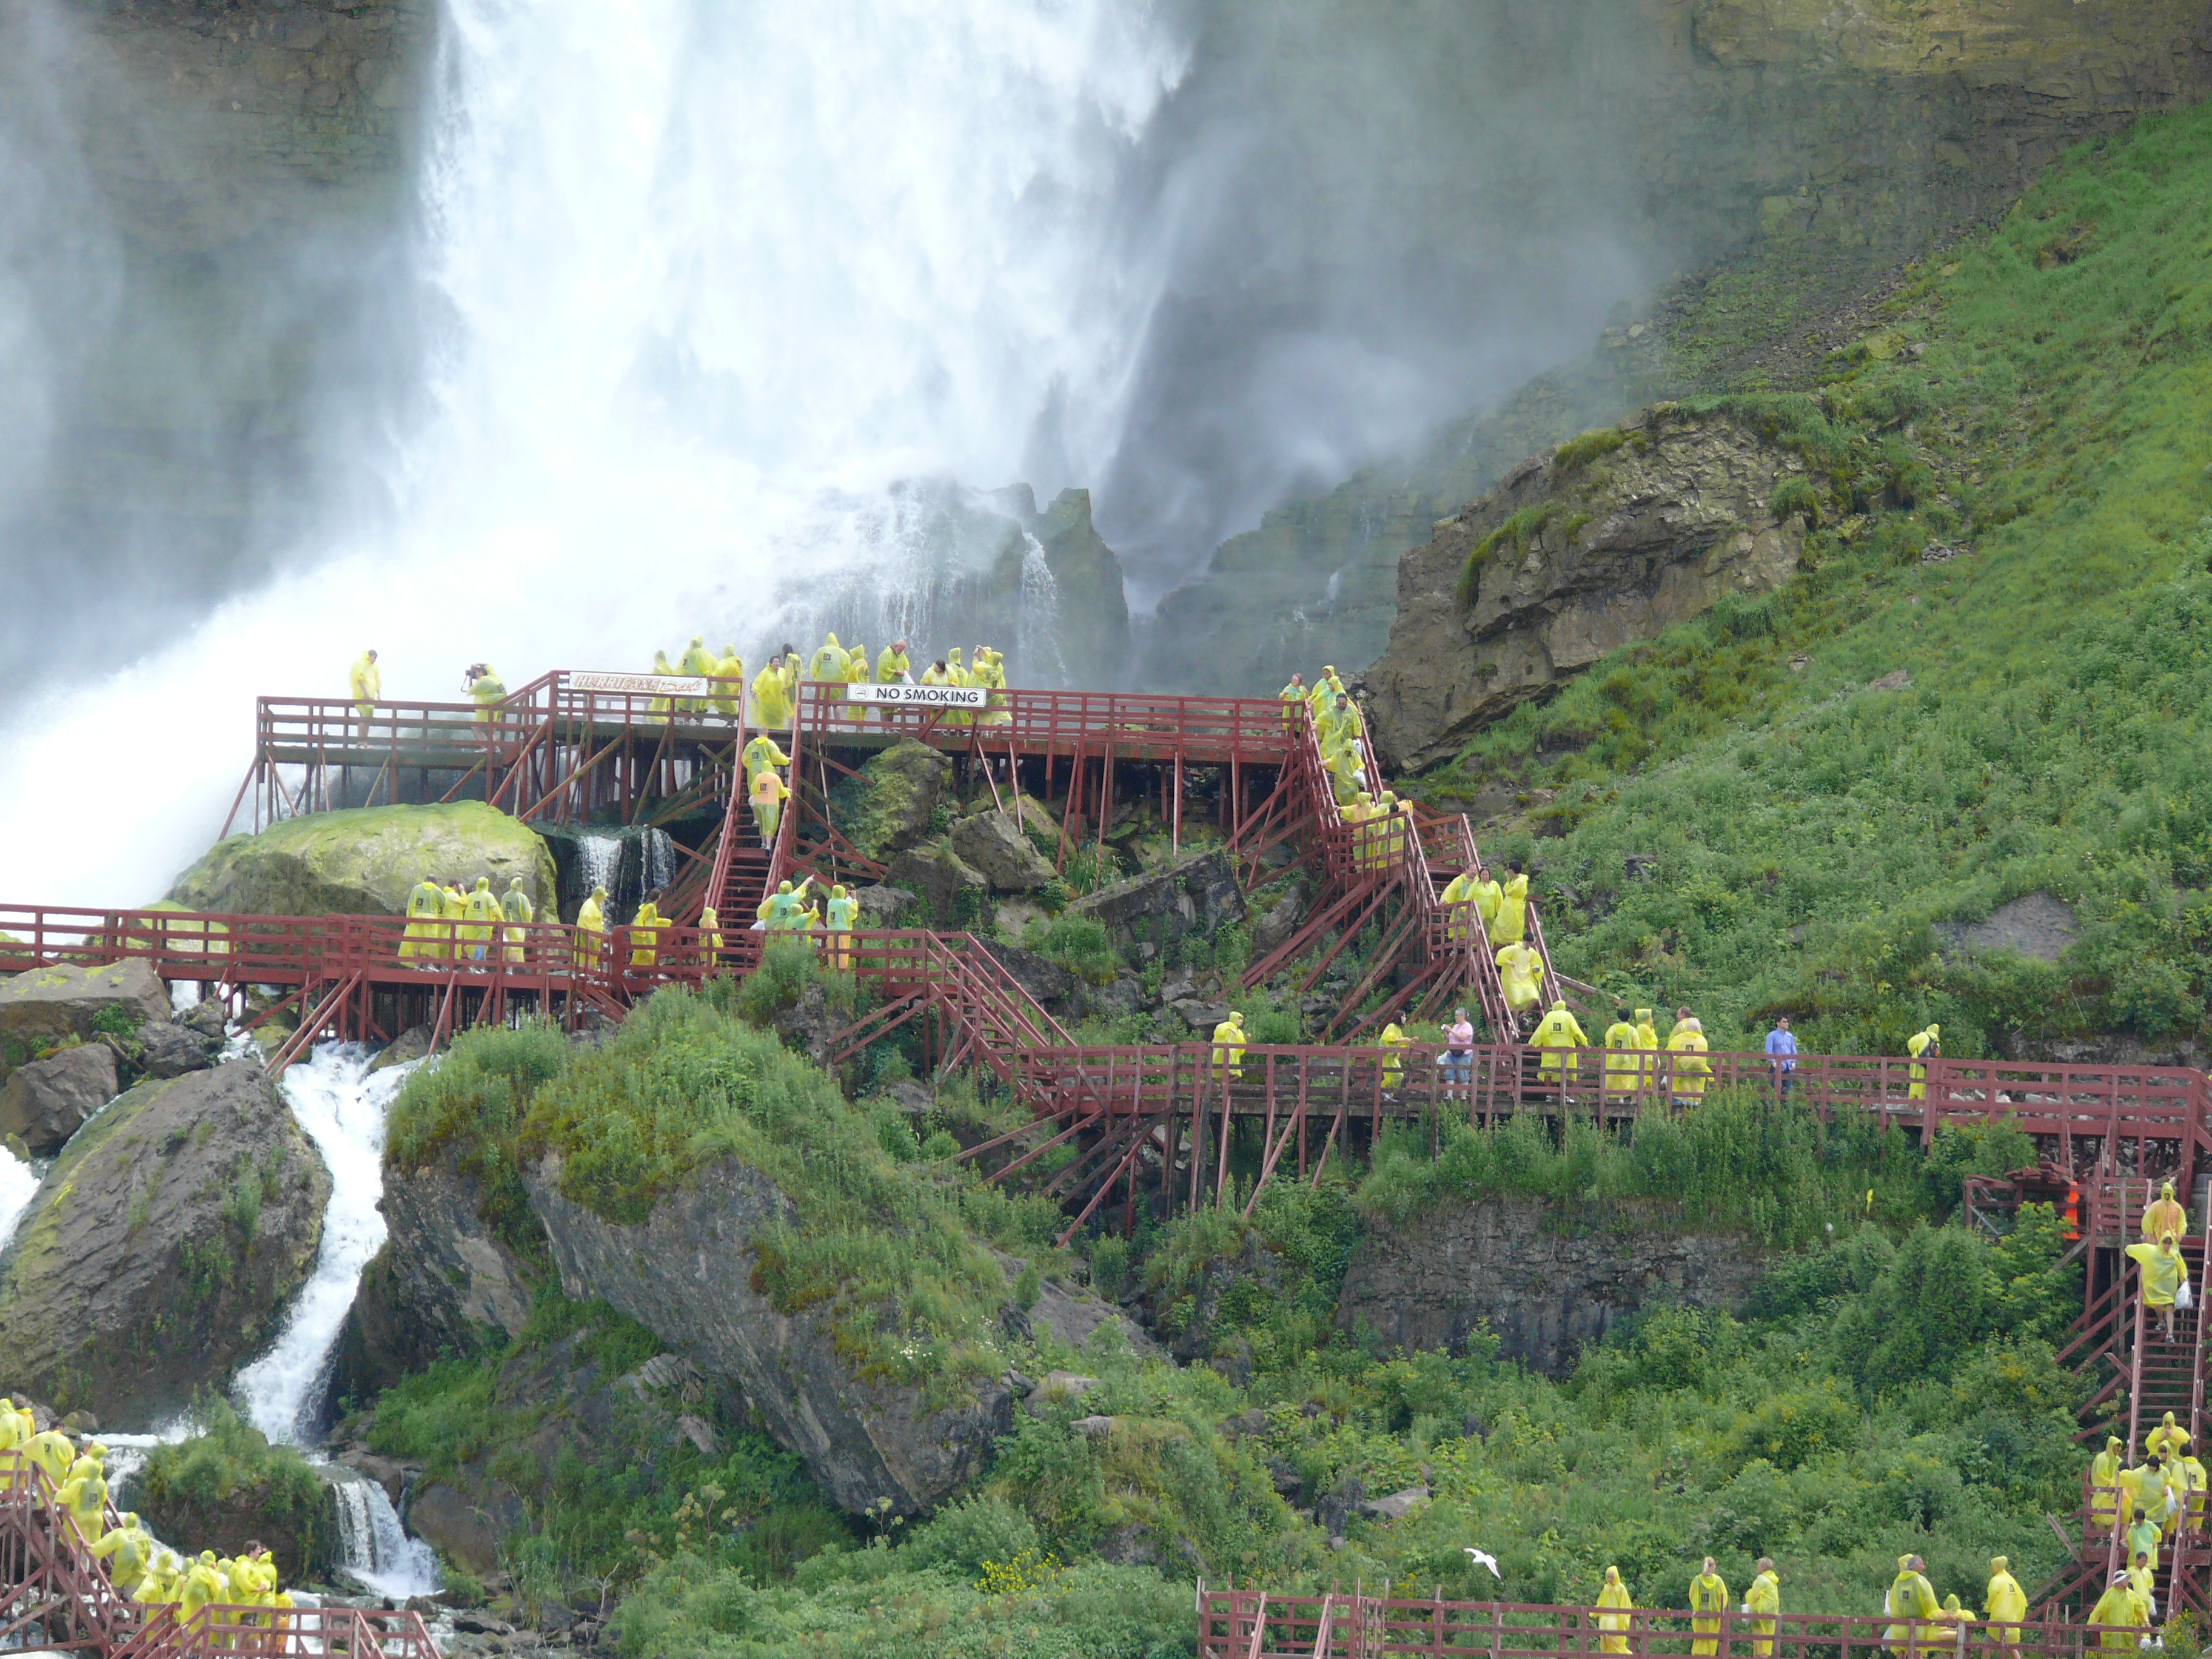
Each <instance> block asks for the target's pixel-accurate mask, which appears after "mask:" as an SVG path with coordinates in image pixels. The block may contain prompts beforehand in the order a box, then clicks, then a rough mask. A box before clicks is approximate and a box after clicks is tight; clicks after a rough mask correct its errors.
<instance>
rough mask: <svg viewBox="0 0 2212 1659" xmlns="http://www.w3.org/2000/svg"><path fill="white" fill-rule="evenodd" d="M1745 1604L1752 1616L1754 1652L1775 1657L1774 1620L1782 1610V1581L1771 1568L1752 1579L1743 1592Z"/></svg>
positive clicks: (1765, 1657)
mask: <svg viewBox="0 0 2212 1659" xmlns="http://www.w3.org/2000/svg"><path fill="white" fill-rule="evenodd" d="M1743 1605H1744V1608H1745V1610H1746V1611H1747V1612H1748V1613H1750V1614H1751V1616H1752V1619H1751V1630H1752V1644H1751V1650H1752V1652H1753V1654H1754V1655H1756V1656H1757V1659H1774V1621H1775V1617H1776V1615H1777V1614H1778V1613H1780V1612H1781V1611H1782V1581H1781V1580H1780V1579H1779V1578H1778V1577H1775V1575H1774V1571H1773V1570H1772V1569H1771V1568H1769V1569H1768V1570H1767V1571H1765V1572H1762V1573H1760V1574H1759V1577H1756V1578H1754V1579H1753V1580H1752V1581H1751V1588H1750V1589H1747V1590H1746V1591H1745V1592H1744V1593H1743Z"/></svg>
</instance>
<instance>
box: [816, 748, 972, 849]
mask: <svg viewBox="0 0 2212 1659" xmlns="http://www.w3.org/2000/svg"><path fill="white" fill-rule="evenodd" d="M951 775H952V763H951V761H950V760H949V759H947V758H946V757H945V756H944V755H942V754H940V753H939V752H938V751H937V750H934V749H932V748H931V747H930V746H929V745H928V744H924V743H916V742H915V741H914V740H913V739H912V738H901V739H900V740H899V741H898V742H896V743H895V744H891V746H890V748H888V749H885V750H882V751H881V752H880V753H878V754H874V755H871V756H870V757H868V758H867V760H866V762H865V763H862V765H861V767H860V771H859V772H858V773H857V774H856V775H854V776H852V777H849V778H843V779H841V780H839V781H838V784H837V787H836V788H835V789H833V790H831V791H830V792H829V810H830V816H831V817H832V818H833V819H835V821H836V825H837V832H838V834H840V835H842V836H844V837H845V839H846V840H847V841H848V842H852V844H853V850H854V852H856V853H858V854H860V856H861V857H862V858H867V859H873V860H876V861H877V862H878V864H881V863H884V862H885V861H887V860H890V858H891V857H892V856H893V855H894V854H898V853H902V852H904V851H905V850H906V849H907V848H909V847H912V846H913V845H915V843H916V842H919V841H921V839H922V838H923V837H924V836H927V835H928V833H929V819H930V815H931V814H932V813H933V812H935V811H936V810H937V803H938V802H939V800H941V799H943V798H944V795H945V783H946V782H947V781H948V780H950V779H951Z"/></svg>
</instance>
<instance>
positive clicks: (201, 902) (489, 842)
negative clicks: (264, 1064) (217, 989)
mask: <svg viewBox="0 0 2212 1659" xmlns="http://www.w3.org/2000/svg"><path fill="white" fill-rule="evenodd" d="M424 876H435V877H436V878H438V879H439V880H441V881H458V882H459V883H460V884H461V885H462V886H463V888H468V887H471V886H473V885H474V884H475V883H476V878H477V877H478V876H489V877H490V878H491V884H492V888H493V890H494V891H495V892H501V893H503V892H505V891H506V890H507V882H508V881H509V880H510V879H511V878H513V877H516V876H520V877H521V878H522V885H523V890H524V891H526V892H527V893H528V894H529V895H530V902H532V904H533V905H535V906H536V907H537V909H538V914H539V915H550V914H551V913H552V909H553V907H554V904H555V900H556V892H557V887H556V878H555V873H554V868H553V855H552V854H551V853H550V851H548V850H547V848H546V846H545V842H544V840H543V839H542V838H541V837H540V836H538V832H537V831H536V830H534V829H531V828H530V827H529V826H528V825H526V824H524V823H520V821H518V820H516V819H514V818H511V817H508V816H507V814H506V813H504V812H501V811H497V810H495V808H493V807H489V806H487V805H484V804H483V802H482V801H455V802H453V803H451V804H450V805H442V806H372V807H363V808H356V809H354V810H351V811H343V812H313V813H309V814H307V815H306V816H304V817H296V818H286V819H285V820H284V821H283V822H282V823H276V824H271V825H270V827H269V828H268V829H264V830H263V831H262V832H261V833H260V834H259V835H258V836H231V837H230V838H229V839H228V841H222V842H216V845H215V846H214V847H212V848H210V849H209V850H208V854H207V856H206V857H204V858H203V859H202V860H200V861H199V862H198V863H197V864H196V865H194V866H192V867H191V869H189V870H187V871H185V872H184V874H182V875H180V876H179V877H178V878H177V879H176V883H175V884H174V885H173V886H172V887H171V888H170V889H169V893H168V896H169V898H170V899H171V900H172V901H173V902H176V903H178V904H180V905H183V906H184V907H185V908H186V909H189V910H213V911H218V912H227V913H231V914H234V915H264V916H320V915H373V916H374V915H383V916H396V915H404V914H405V913H406V909H407V893H408V890H409V889H410V888H411V887H413V886H414V885H415V884H416V882H418V881H420V880H422V878H423V877H424Z"/></svg>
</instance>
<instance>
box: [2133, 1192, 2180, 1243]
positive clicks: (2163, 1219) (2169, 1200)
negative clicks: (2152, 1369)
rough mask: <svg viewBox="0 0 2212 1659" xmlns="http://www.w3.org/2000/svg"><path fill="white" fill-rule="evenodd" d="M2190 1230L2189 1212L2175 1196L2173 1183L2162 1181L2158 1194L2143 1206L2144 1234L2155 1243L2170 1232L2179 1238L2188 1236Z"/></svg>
mask: <svg viewBox="0 0 2212 1659" xmlns="http://www.w3.org/2000/svg"><path fill="white" fill-rule="evenodd" d="M2144 1185H2145V1186H2146V1187H2148V1185H2149V1183H2148V1182H2145V1183H2144ZM2188 1232H2189V1212H2188V1211H2187V1210H2185V1209H2184V1208H2182V1206H2181V1200H2179V1199H2177V1198H2176V1197H2174V1195H2173V1183H2172V1182H2171V1181H2167V1182H2161V1183H2160V1186H2159V1192H2158V1196H2157V1197H2156V1198H2155V1199H2154V1200H2151V1201H2150V1202H2149V1203H2148V1204H2147V1205H2145V1206H2143V1218H2142V1236H2143V1237H2144V1238H2146V1239H2148V1240H2149V1241H2150V1242H2151V1243H2157V1242H2158V1241H2159V1240H2160V1239H2161V1238H2164V1237H2166V1235H2167V1234H2168V1233H2172V1234H2173V1235H2174V1236H2175V1237H2178V1238H2179V1237H2187V1236H2188Z"/></svg>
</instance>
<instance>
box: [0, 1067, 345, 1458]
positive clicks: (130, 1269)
mask: <svg viewBox="0 0 2212 1659" xmlns="http://www.w3.org/2000/svg"><path fill="white" fill-rule="evenodd" d="M330 1195H331V1179H330V1176H329V1175H328V1174H327V1173H326V1172H325V1170H324V1168H323V1164H322V1160H321V1158H319V1157H318V1156H317V1155H316V1152H315V1150H314V1148H313V1146H310V1145H309V1144H308V1142H307V1138H306V1137H305V1136H304V1135H302V1134H301V1133H300V1127H299V1125H298V1124H296V1123H295V1122H294V1121H293V1119H292V1114H291V1113H290V1111H289V1110H288V1109H286V1108H285V1106H284V1104H283V1102H281V1101H280V1100H278V1098H277V1097H276V1090H275V1089H274V1088H273V1087H272V1086H271V1085H270V1081H269V1079H268V1077H267V1075H266V1074H265V1073H264V1072H263V1071H262V1069H261V1067H260V1066H258V1064H255V1063H253V1062H251V1061H243V1060H241V1061H238V1062H234V1063H233V1064H231V1065H228V1066H218V1067H216V1069H215V1070H213V1071H209V1072H194V1073H191V1074H190V1075H188V1076H185V1077H180V1078H175V1079H155V1080H150V1081H148V1082H145V1083H142V1084H140V1085H138V1086H137V1088H135V1089H132V1090H131V1091H130V1092H129V1093H127V1094H125V1096H123V1097H122V1098H120V1099H119V1100H118V1101H116V1102H115V1103H114V1104H113V1105H112V1106H110V1107H109V1108H108V1109H106V1111H104V1112H102V1113H101V1114H100V1115H99V1116H98V1117H96V1118H94V1120H93V1121H91V1122H90V1123H89V1124H88V1125H86V1126H85V1127H84V1128H82V1130H80V1131H79V1132H78V1133H77V1135H76V1139H73V1140H71V1141H70V1143H69V1145H68V1146H67V1147H66V1148H64V1151H63V1152H62V1155H61V1156H60V1158H57V1159H56V1160H55V1162H54V1166H53V1168H52V1169H51V1170H48V1171H47V1172H46V1179H45V1180H44V1181H43V1182H40V1185H39V1190H38V1192H37V1193H36V1194H33V1197H32V1200H31V1202H30V1204H29V1206H27V1208H26V1209H25V1210H24V1212H23V1218H22V1221H21V1224H20V1225H18V1226H17V1228H16V1231H15V1237H14V1239H13V1240H12V1241H11V1242H10V1243H9V1246H8V1249H7V1250H6V1252H5V1253H4V1254H0V1330H4V1331H5V1332H7V1334H8V1348H9V1361H10V1366H9V1372H10V1376H11V1378H14V1379H20V1382H21V1385H22V1386H23V1387H25V1388H27V1389H29V1390H30V1391H31V1392H32V1393H33V1394H35V1395H38V1396H39V1397H40V1398H41V1399H50V1400H52V1401H54V1403H55V1405H56V1406H57V1407H64V1408H75V1407H88V1408H90V1409H91V1410H93V1411H95V1412H97V1413H99V1414H100V1416H101V1417H102V1418H105V1419H107V1420H109V1421H110V1422H120V1423H126V1424H137V1423H155V1422H159V1421H161V1420H162V1419H165V1418H167V1417H172V1416H173V1415H175V1414H176V1413H179V1412H180V1411H182V1410H183V1409H184V1408H185V1407H187V1406H188V1405H190V1404H191V1398H192V1393H193V1390H194V1389H203V1388H212V1389H221V1388H222V1386H223V1385H224V1384H225V1383H227V1382H228V1380H229V1378H230V1376H231V1373H232V1372H233V1371H234V1370H235V1369H236V1368H237V1367H238V1366H239V1365H240V1364H242V1363H243V1362H245V1361H246V1360H247V1359H249V1358H252V1356H253V1354H254V1353H255V1352H256V1351H257V1350H258V1349H259V1348H260V1347H261V1346H263V1345H264V1344H265V1343H266V1342H267V1341H268V1340H270V1338H271V1337H272V1336H274V1335H275V1334H276V1329H277V1328H278V1327H279V1326H280V1325H281V1324H282V1322H283V1316H284V1312H285V1310H286V1309H287V1308H289V1306H290V1305H291V1303H292V1298H293V1297H294V1295H295V1293H296V1292H297V1291H299V1289H300V1287H301V1285H303V1284H305V1283H306V1282H307V1276H308V1275H309V1273H312V1272H313V1268H314V1264H315V1253H316V1249H317V1248H318V1247H319V1244H320V1243H321V1241H322V1233H323V1209H324V1206H325V1204H326V1203H328V1201H329V1200H330Z"/></svg>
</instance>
